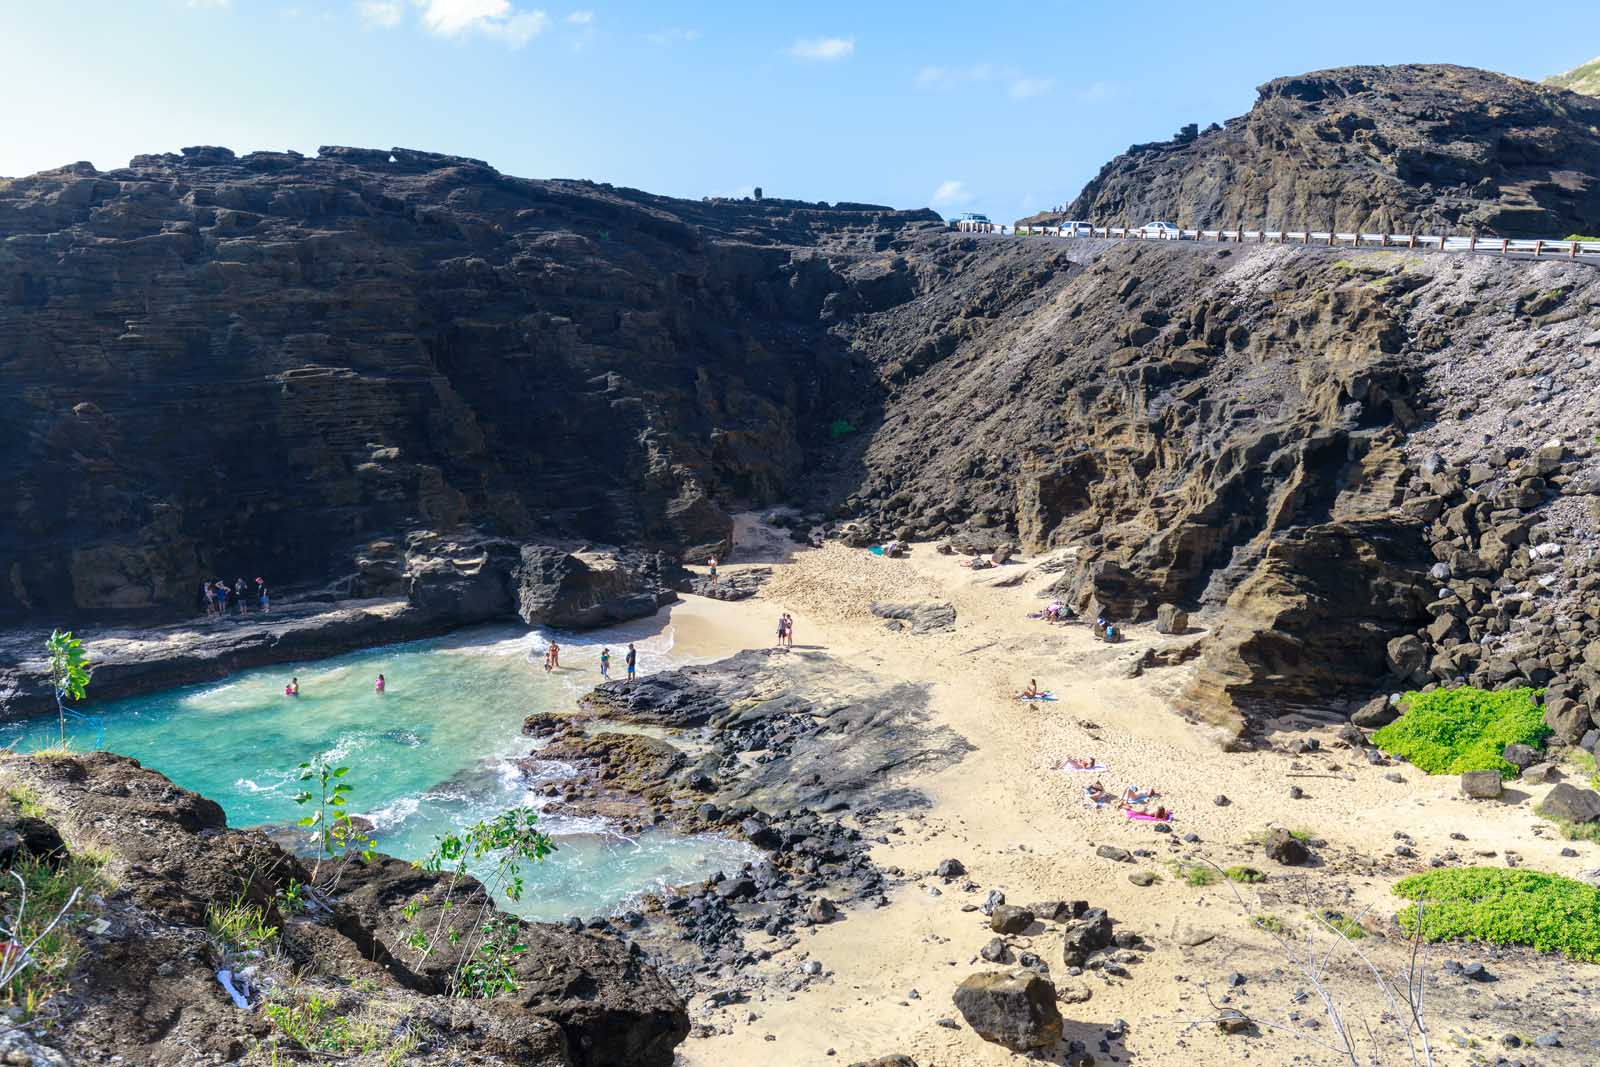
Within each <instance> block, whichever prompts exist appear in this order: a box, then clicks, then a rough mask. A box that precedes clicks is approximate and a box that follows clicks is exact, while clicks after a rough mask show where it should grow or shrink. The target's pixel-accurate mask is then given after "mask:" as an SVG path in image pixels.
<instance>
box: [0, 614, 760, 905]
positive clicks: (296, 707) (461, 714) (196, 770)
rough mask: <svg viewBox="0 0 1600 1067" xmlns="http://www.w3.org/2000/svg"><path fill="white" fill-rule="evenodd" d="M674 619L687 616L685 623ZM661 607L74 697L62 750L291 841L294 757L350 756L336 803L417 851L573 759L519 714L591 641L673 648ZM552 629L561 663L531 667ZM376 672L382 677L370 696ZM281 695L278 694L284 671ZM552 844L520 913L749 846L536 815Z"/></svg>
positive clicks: (716, 859) (574, 901) (684, 874)
mask: <svg viewBox="0 0 1600 1067" xmlns="http://www.w3.org/2000/svg"><path fill="white" fill-rule="evenodd" d="M690 625H691V628H692V623H691V624H690ZM674 635H675V628H674V626H673V625H672V624H671V622H670V621H668V619H667V617H666V614H665V613H663V615H662V617H661V618H659V619H647V620H641V621H640V622H637V623H634V624H630V625H628V626H624V627H620V628H616V629H614V630H607V631H603V632H600V633H594V634H585V635H581V636H577V635H567V634H554V635H546V634H543V633H539V632H528V631H526V630H524V629H520V628H518V629H513V628H511V627H478V628H473V629H469V630H464V631H460V632H458V633H455V634H452V635H450V636H448V637H441V638H431V639H426V640H420V641H413V642H407V643H403V644H398V645H388V646H380V647H377V648H372V649H367V650H364V651H360V652H353V653H347V654H345V655H342V656H337V657H333V658H330V659H323V660H313V661H302V662H295V663H287V664H283V665H281V666H275V667H271V668H252V669H247V670H243V671H239V672H237V673H234V674H231V675H230V676H228V677H227V678H225V679H223V680H221V681H219V682H215V683H207V684H202V685H195V686H188V687H184V688H180V689H176V690H162V691H157V692H154V693H149V694H146V695H142V696H137V697H128V698H124V699H121V700H114V701H101V702H97V703H94V704H91V705H87V706H85V707H84V708H83V709H82V710H81V711H79V712H77V713H75V714H74V715H73V717H72V718H70V719H69V721H68V738H69V747H70V748H72V749H74V750H77V751H84V750H89V749H96V748H98V749H105V750H109V751H114V752H118V753H121V754H125V755H129V756H132V757H134V758H136V759H138V760H140V762H142V763H143V764H144V765H145V766H147V767H149V768H151V769H153V770H157V771H160V772H162V773H163V774H165V775H167V776H168V777H169V778H171V779H172V780H173V781H174V782H175V783H176V784H178V785H181V786H183V787H185V788H189V789H193V790H194V791H196V792H198V793H201V794H203V795H205V796H207V797H209V798H211V799H213V800H216V801H217V802H219V803H220V804H221V805H222V806H223V809H224V811H225V812H226V814H227V817H228V821H229V824H230V825H231V826H235V827H261V828H264V829H266V830H267V831H268V832H269V834H271V835H272V836H274V837H275V838H276V839H277V840H279V841H280V842H282V843H283V844H284V845H285V847H289V848H291V849H294V850H297V851H302V852H303V851H305V850H306V849H307V848H308V847H309V846H308V845H307V844H306V831H304V830H302V829H300V828H299V827H297V826H295V825H294V822H295V820H296V819H298V818H299V817H300V816H302V815H304V814H306V811H305V810H304V809H302V808H301V807H300V806H299V805H297V804H296V803H295V802H294V799H293V798H294V795H295V793H296V792H297V791H298V790H299V789H300V788H302V785H301V783H300V782H299V781H298V780H297V778H298V771H297V768H298V766H299V764H301V763H302V762H317V761H323V762H326V763H327V764H328V765H329V766H347V767H349V768H350V773H349V775H348V776H347V777H346V778H345V781H346V782H347V783H348V784H350V785H351V786H352V792H351V793H350V795H349V805H350V809H349V810H350V812H351V814H352V815H353V816H354V817H355V818H356V819H357V821H358V824H359V825H361V826H362V827H365V828H367V829H368V831H369V832H370V834H371V835H372V837H373V839H374V841H375V843H376V847H377V849H378V850H379V851H381V852H384V853H387V854H390V855H394V856H396V857H399V858H401V859H408V860H421V859H423V858H424V857H426V856H427V854H428V853H429V851H430V850H431V849H432V848H433V847H434V844H435V839H436V837H437V836H438V835H440V834H443V833H446V832H449V831H458V830H460V829H462V828H464V827H466V826H469V825H471V824H472V823H475V822H477V821H479V820H482V819H488V818H493V817H494V816H496V815H498V814H500V813H501V812H503V811H506V810H509V809H512V808H516V807H523V806H531V807H541V806H543V805H544V803H545V802H546V798H545V788H546V787H547V786H549V785H551V784H553V783H560V782H562V781H564V780H566V779H568V778H570V777H571V776H572V775H573V774H574V771H573V768H571V767H570V766H569V765H566V764H563V763H561V762H558V761H540V760H537V759H534V760H531V761H529V760H527V759H525V757H527V756H528V755H529V753H530V750H532V749H534V748H536V747H537V744H536V743H535V742H533V741H531V740H530V739H529V738H526V737H524V736H523V735H522V733H521V726H522V722H523V720H524V718H525V717H526V716H528V715H530V714H540V713H555V714H560V713H563V712H570V711H571V710H572V709H573V707H574V705H575V702H576V700H577V698H578V696H579V695H580V694H581V693H582V692H584V691H586V690H587V688H588V686H589V685H591V684H593V683H594V682H597V681H599V680H600V679H599V676H598V673H597V671H598V657H599V652H600V649H601V648H602V647H604V646H606V645H609V646H610V647H612V649H613V656H614V658H615V660H616V662H617V664H618V670H619V671H620V670H621V650H622V649H624V648H626V646H627V643H628V642H629V641H630V640H631V641H634V642H636V643H637V645H638V647H639V650H640V658H641V665H642V667H643V669H645V670H660V669H667V668H671V667H675V666H681V665H682V664H684V663H686V662H689V661H690V659H691V658H690V657H687V656H684V655H682V654H680V653H678V652H677V651H676V650H675V647H674V645H675V642H674ZM549 636H554V637H555V638H556V639H557V640H558V641H559V642H561V644H562V647H563V668H562V669H561V670H558V671H556V672H553V673H550V674H547V673H545V672H544V671H543V670H542V669H541V668H540V665H539V662H538V661H539V659H540V657H541V656H542V652H543V648H544V645H545V643H546V641H547V639H548V637H549ZM379 673H382V674H384V675H385V677H386V679H387V683H388V684H387V691H386V692H384V693H381V694H379V693H375V692H374V689H373V680H374V679H375V678H376V676H377V675H378V674H379ZM291 677H293V678H297V679H298V681H299V696H297V697H290V696H287V695H286V694H285V693H284V686H285V684H286V683H287V682H288V681H289V679H290V678H291ZM57 730H58V727H57V723H56V720H55V719H54V718H53V717H51V718H48V719H46V718H34V719H29V720H25V721H21V722H11V723H6V724H4V725H0V744H5V745H9V746H12V747H14V748H15V749H17V750H18V751H23V752H27V751H31V750H34V749H38V748H43V747H47V746H51V745H54V744H56V743H57V737H58V734H57ZM541 826H542V828H543V829H545V830H546V831H547V832H549V833H550V834H552V835H553V836H554V837H555V838H556V841H557V844H558V849H559V851H558V852H557V853H556V856H555V857H554V858H553V859H552V860H551V861H550V862H547V863H543V864H539V865H537V866H535V867H531V868H530V869H529V871H528V874H527V877H528V884H529V891H528V892H527V893H526V895H525V896H524V897H523V899H522V901H520V902H518V903H517V904H516V905H515V906H514V909H513V910H515V911H517V912H518V913H519V914H522V915H524V916H525V917H528V918H532V919H541V920H549V921H554V920H564V919H566V918H568V917H570V916H574V915H579V916H588V915H593V914H607V913H611V912H613V911H616V910H619V909H620V908H622V907H624V906H625V905H627V904H628V903H630V902H632V901H634V900H636V899H637V897H638V896H639V894H641V893H644V892H660V891H663V890H666V889H667V888H669V887H671V886H675V885H679V884H683V883H687V882H695V881H700V880H702V879H704V878H706V877H707V876H709V875H711V874H713V873H715V872H717V871H719V870H728V871H732V870H737V869H738V868H739V866H741V865H742V864H744V863H747V862H750V861H751V860H753V859H755V858H757V855H758V854H757V853H756V852H755V850H754V849H752V848H750V847H749V846H748V845H745V844H743V843H741V842H736V841H734V840H731V839H729V838H727V837H725V836H722V835H715V834H696V835H684V834H678V833H674V832H672V831H670V830H669V829H653V828H639V829H637V830H635V831H634V832H626V831H625V830H624V829H623V828H621V827H619V826H617V825H615V824H613V823H612V822H610V821H608V820H606V819H603V818H599V817H573V816H563V815H559V814H555V815H550V816H546V817H543V818H542V819H541Z"/></svg>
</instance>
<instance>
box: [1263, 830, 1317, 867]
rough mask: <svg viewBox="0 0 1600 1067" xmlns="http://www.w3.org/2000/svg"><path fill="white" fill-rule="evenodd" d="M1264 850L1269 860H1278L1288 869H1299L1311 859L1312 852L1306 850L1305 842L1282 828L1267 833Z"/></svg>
mask: <svg viewBox="0 0 1600 1067" xmlns="http://www.w3.org/2000/svg"><path fill="white" fill-rule="evenodd" d="M1263 850H1264V851H1265V852H1266V854H1267V858H1268V859H1272V860H1276V861H1277V862H1279V863H1281V864H1283V865H1284V866H1286V867H1299V866H1301V865H1303V864H1304V863H1306V862H1307V861H1308V860H1310V859H1311V850H1310V849H1308V848H1306V846H1305V842H1303V841H1301V840H1300V839H1298V838H1296V837H1295V836H1294V835H1293V834H1291V833H1289V831H1287V830H1284V829H1282V828H1275V829H1273V830H1269V831H1268V832H1267V839H1266V841H1265V842H1264V844H1263Z"/></svg>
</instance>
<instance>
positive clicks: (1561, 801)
mask: <svg viewBox="0 0 1600 1067" xmlns="http://www.w3.org/2000/svg"><path fill="white" fill-rule="evenodd" d="M1539 814H1541V815H1547V816H1551V817H1553V818H1557V819H1564V820H1566V821H1567V822H1573V823H1586V822H1594V821H1595V820H1596V819H1600V793H1596V792H1595V791H1594V790H1593V789H1579V788H1578V787H1577V786H1575V785H1571V784H1570V783H1567V782H1562V783H1561V784H1560V785H1558V786H1556V787H1555V788H1554V789H1552V790H1550V792H1549V793H1548V794H1547V795H1546V796H1545V798H1544V803H1542V804H1540V805H1539Z"/></svg>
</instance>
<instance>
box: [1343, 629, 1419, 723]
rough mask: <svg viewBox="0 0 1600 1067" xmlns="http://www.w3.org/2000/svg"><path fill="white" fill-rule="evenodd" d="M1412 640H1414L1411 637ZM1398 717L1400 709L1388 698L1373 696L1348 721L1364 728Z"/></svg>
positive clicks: (1392, 720)
mask: <svg viewBox="0 0 1600 1067" xmlns="http://www.w3.org/2000/svg"><path fill="white" fill-rule="evenodd" d="M1412 640H1415V638H1413V639H1412ZM1399 717H1400V709H1399V708H1397V707H1395V706H1394V705H1393V704H1391V703H1389V698H1388V697H1386V696H1383V697H1373V698H1372V699H1371V700H1369V701H1367V702H1366V703H1365V704H1363V705H1361V706H1360V707H1359V708H1357V709H1356V710H1355V712H1354V713H1353V714H1352V715H1351V716H1350V721H1351V722H1352V723H1354V724H1355V725H1357V726H1359V727H1361V728H1362V729H1365V730H1376V729H1378V727H1380V726H1388V725H1389V724H1390V723H1392V722H1394V721H1395V720H1396V719H1398V718H1399Z"/></svg>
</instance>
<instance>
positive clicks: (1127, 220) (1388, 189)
mask: <svg viewBox="0 0 1600 1067" xmlns="http://www.w3.org/2000/svg"><path fill="white" fill-rule="evenodd" d="M1258 93H1259V96H1258V99H1257V101H1256V104H1255V106H1254V107H1253V108H1252V109H1251V110H1250V112H1249V114H1247V115H1244V116H1242V117H1240V118H1235V119H1230V120H1229V121H1228V122H1226V123H1224V124H1223V125H1221V126H1215V125H1213V126H1211V127H1209V128H1207V129H1206V130H1204V131H1187V132H1185V133H1182V134H1180V135H1179V136H1178V137H1177V138H1175V139H1173V140H1171V141H1163V142H1156V143H1152V144H1138V145H1134V146H1132V147H1131V148H1129V149H1128V151H1127V152H1126V153H1124V154H1123V155H1121V156H1118V157H1117V158H1116V159H1113V160H1112V161H1111V162H1109V163H1107V164H1106V165H1105V166H1104V167H1103V168H1102V169H1101V171H1100V173H1099V174H1098V175H1096V176H1095V178H1094V179H1093V180H1091V181H1090V182H1089V184H1088V185H1087V186H1085V187H1084V190H1083V192H1082V193H1081V194H1080V195H1079V196H1078V198H1077V199H1076V200H1075V201H1073V203H1072V204H1071V206H1070V207H1069V208H1068V209H1067V212H1066V215H1067V217H1070V218H1073V219H1092V220H1095V221H1096V222H1099V223H1102V224H1106V223H1109V224H1112V225H1132V226H1139V225H1142V224H1143V223H1145V222H1147V221H1149V220H1151V219H1166V220H1168V221H1171V222H1174V223H1176V224H1178V225H1180V226H1184V227H1197V226H1198V227H1204V228H1216V227H1219V226H1220V227H1227V228H1232V227H1236V226H1238V225H1240V224H1242V225H1243V226H1244V227H1246V228H1248V229H1261V228H1268V229H1296V230H1299V229H1306V228H1311V229H1317V230H1326V229H1328V228H1329V227H1334V228H1337V229H1339V230H1342V231H1347V232H1348V231H1352V230H1360V231H1362V232H1365V233H1395V234H1404V233H1440V232H1445V231H1448V232H1451V233H1474V232H1477V233H1483V234H1492V235H1495V236H1508V237H1522V236H1528V237H1546V238H1561V237H1565V236H1566V235H1567V234H1570V233H1594V232H1595V230H1594V228H1593V227H1594V225H1595V223H1596V222H1600V178H1597V177H1596V175H1597V174H1600V134H1597V133H1596V127H1597V126H1600V101H1597V100H1596V99H1595V98H1593V97H1591V96H1580V95H1577V94H1576V93H1572V92H1566V91H1564V90H1563V89H1560V88H1553V87H1549V86H1541V85H1536V84H1534V83H1532V82H1526V81H1522V80H1521V79H1519V78H1512V77H1509V76H1507V75H1504V74H1495V73H1492V72H1489V71H1484V70H1474V69H1471V68H1468V67H1457V66H1450V65H1447V64H1407V65H1403V66H1393V67H1344V68H1340V69H1337V70H1321V71H1314V72H1312V73H1309V74H1301V75H1298V76H1295V77H1289V78H1277V79H1274V80H1273V81H1270V82H1267V83H1266V84H1265V85H1263V86H1261V87H1260V89H1259V90H1258ZM1022 221H1023V222H1027V221H1030V220H1022ZM1039 221H1049V220H1048V219H1045V218H1039Z"/></svg>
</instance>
